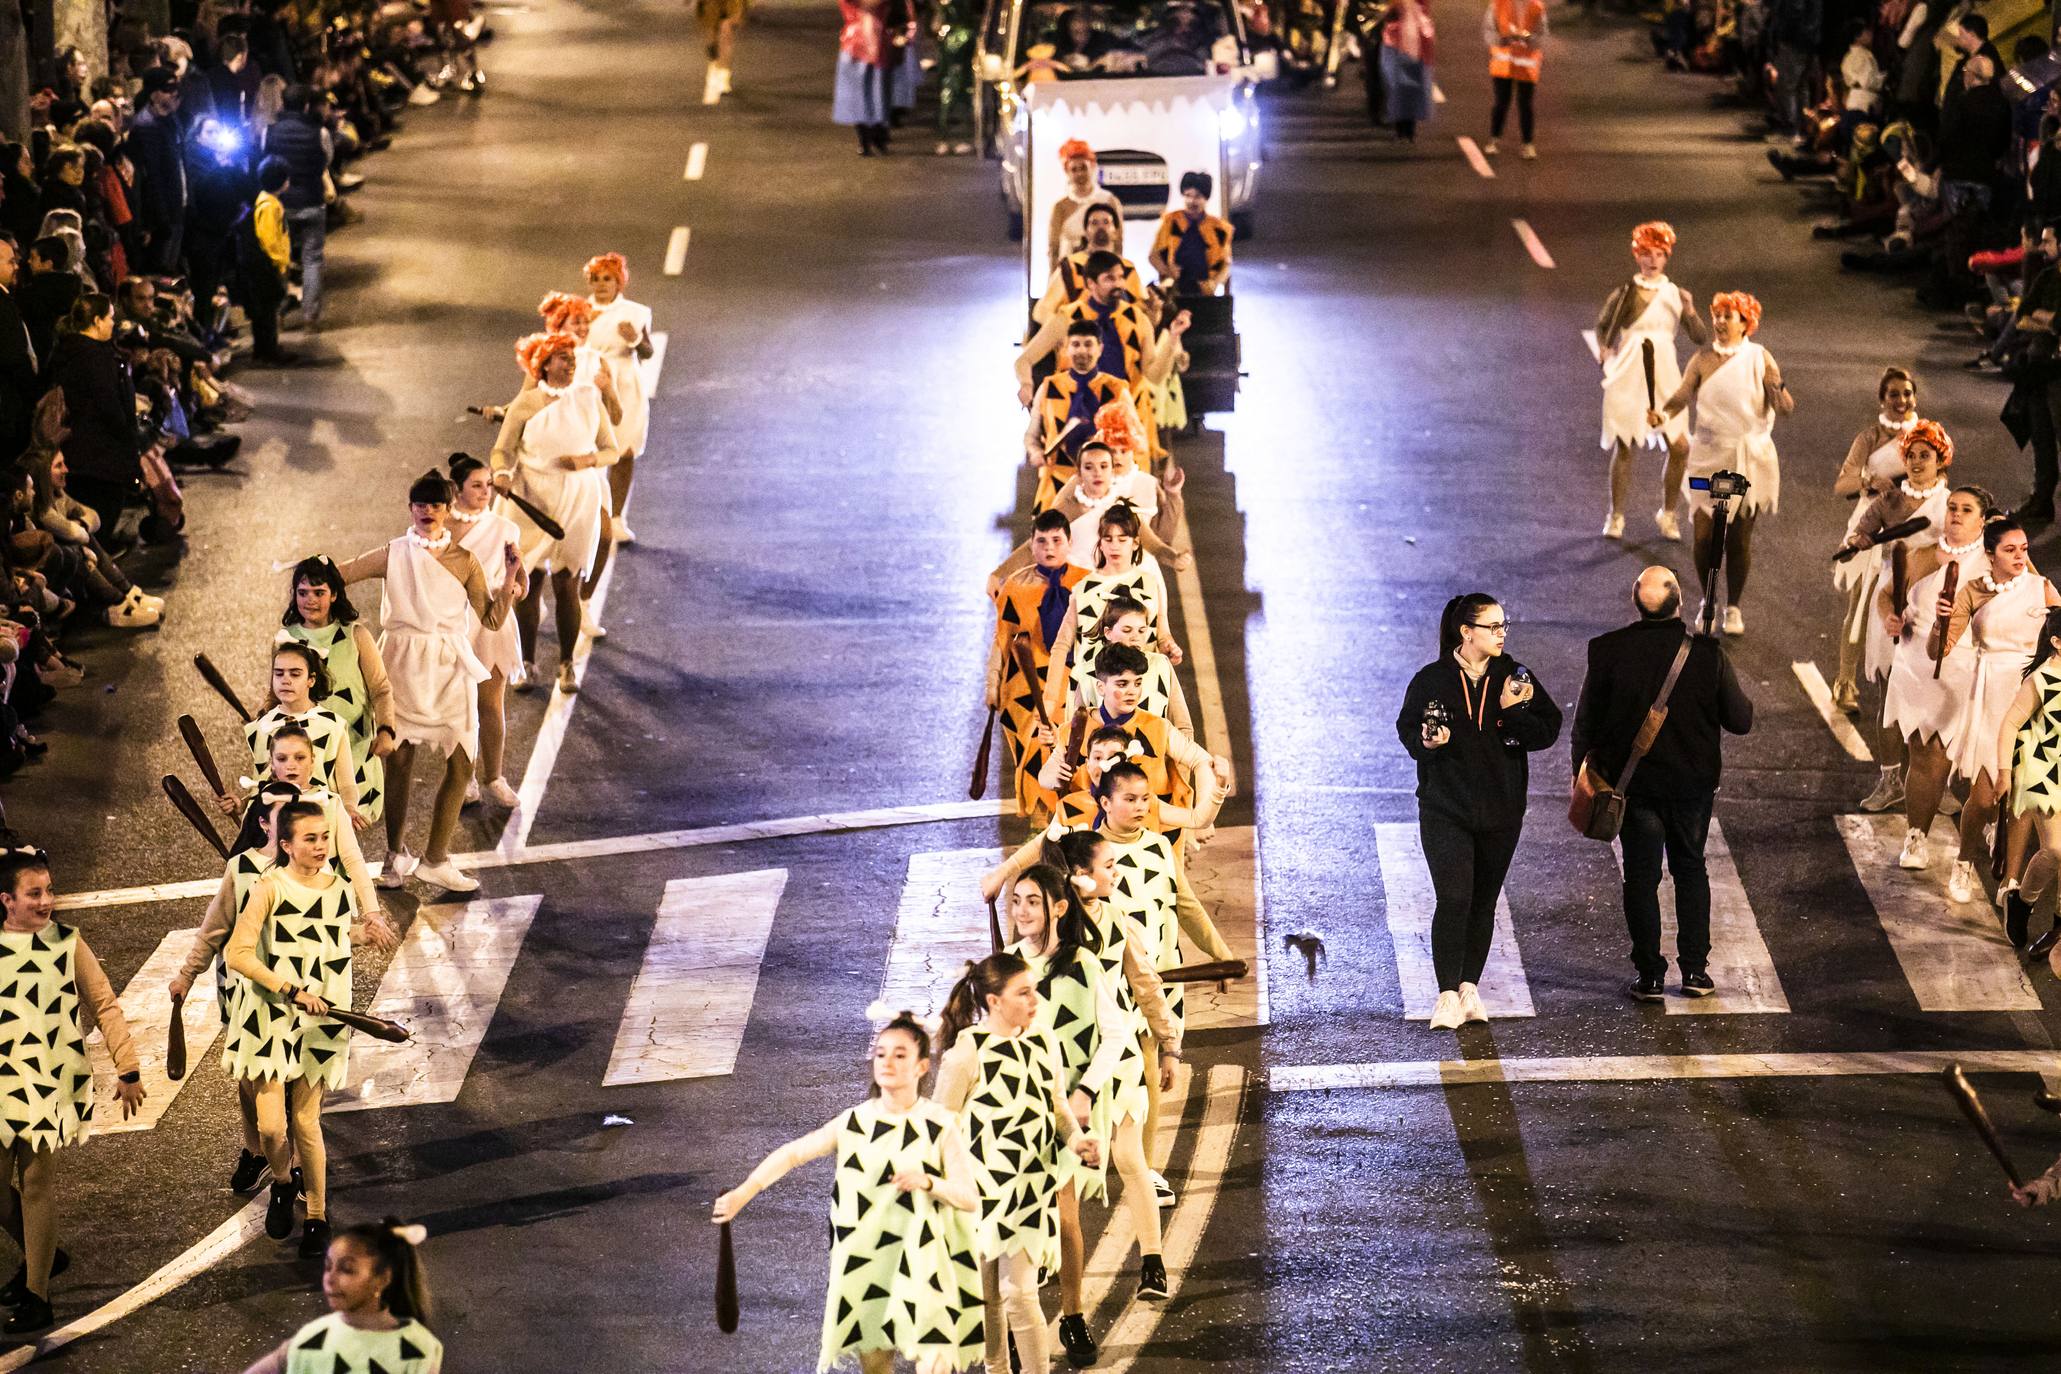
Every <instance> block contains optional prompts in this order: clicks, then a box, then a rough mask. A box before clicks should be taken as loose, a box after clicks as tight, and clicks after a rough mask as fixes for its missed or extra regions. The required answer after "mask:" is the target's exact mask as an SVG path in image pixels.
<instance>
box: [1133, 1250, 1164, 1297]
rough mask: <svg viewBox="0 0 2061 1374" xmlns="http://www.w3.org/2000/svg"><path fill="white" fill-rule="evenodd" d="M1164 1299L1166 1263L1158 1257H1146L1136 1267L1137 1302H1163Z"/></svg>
mask: <svg viewBox="0 0 2061 1374" xmlns="http://www.w3.org/2000/svg"><path fill="white" fill-rule="evenodd" d="M1166 1299H1167V1286H1166V1261H1165V1260H1163V1259H1161V1258H1160V1257H1159V1256H1158V1255H1147V1256H1145V1258H1144V1259H1143V1260H1142V1261H1140V1262H1139V1265H1138V1300H1139V1301H1140V1302H1165V1301H1166Z"/></svg>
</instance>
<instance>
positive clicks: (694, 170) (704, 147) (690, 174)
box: [680, 143, 708, 181]
mask: <svg viewBox="0 0 2061 1374" xmlns="http://www.w3.org/2000/svg"><path fill="white" fill-rule="evenodd" d="M707 170H708V144H706V143H697V144H695V145H694V146H693V147H691V148H689V149H688V150H687V171H686V172H685V173H684V174H683V175H682V176H681V178H680V180H682V181H700V180H701V174H702V173H703V172H705V171H707Z"/></svg>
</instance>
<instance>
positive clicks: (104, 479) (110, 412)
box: [50, 295, 141, 529]
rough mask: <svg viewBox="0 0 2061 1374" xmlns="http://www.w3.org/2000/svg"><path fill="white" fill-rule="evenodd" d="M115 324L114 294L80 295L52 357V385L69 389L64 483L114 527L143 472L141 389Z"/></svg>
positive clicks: (64, 390)
mask: <svg viewBox="0 0 2061 1374" xmlns="http://www.w3.org/2000/svg"><path fill="white" fill-rule="evenodd" d="M114 323H115V321H114V302H113V301H111V300H109V299H108V298H107V297H105V296H100V295H92V296H81V297H79V299H78V301H77V302H76V303H74V304H73V306H72V313H71V315H70V316H69V317H68V318H67V319H66V321H65V327H64V329H63V330H62V331H61V332H60V333H59V334H58V337H57V348H56V351H55V353H54V355H53V356H52V357H51V359H50V384H51V385H52V386H54V387H57V388H59V389H60V390H62V391H63V392H64V407H65V417H66V420H67V423H69V425H70V426H71V434H70V436H69V437H68V438H66V440H65V441H64V452H65V457H66V459H67V461H68V462H69V463H70V466H71V474H70V477H69V479H68V481H67V484H66V485H67V489H68V490H69V491H70V492H71V494H72V495H73V496H74V497H76V498H77V499H78V500H80V501H82V502H84V503H85V504H86V505H88V506H91V507H92V508H93V509H94V510H96V511H98V512H100V517H101V519H102V520H103V521H105V522H106V525H107V527H108V528H110V529H111V528H113V526H114V524H115V523H116V521H118V520H119V519H120V518H121V513H122V508H123V507H125V506H128V505H131V504H133V503H134V502H135V501H136V496H137V482H138V479H139V476H140V472H141V465H140V463H139V461H138V460H139V458H140V456H141V452H140V449H139V447H138V444H137V434H136V389H135V386H134V385H133V384H132V383H131V382H130V380H129V369H128V367H127V365H126V364H124V363H123V361H122V357H121V354H120V352H119V351H117V349H116V348H115V346H114V342H113V340H114Z"/></svg>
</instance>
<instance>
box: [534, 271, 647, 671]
mask: <svg viewBox="0 0 2061 1374" xmlns="http://www.w3.org/2000/svg"><path fill="white" fill-rule="evenodd" d="M537 313H538V314H539V315H541V316H543V319H544V330H545V332H546V333H550V334H570V335H572V336H573V338H575V339H577V340H579V345H580V348H579V354H578V363H579V365H578V366H577V367H576V368H575V369H574V370H573V380H574V381H575V382H577V383H581V384H584V385H588V386H592V387H593V388H594V390H595V392H596V394H598V395H599V396H600V397H601V408H602V409H603V410H605V411H607V412H608V423H609V424H610V425H611V426H613V427H614V429H615V434H616V451H617V461H618V462H620V461H621V453H622V425H623V420H624V411H623V407H622V403H621V402H620V401H619V400H617V399H616V394H617V393H616V386H617V381H616V376H615V369H614V367H613V366H611V365H610V363H609V362H608V360H607V359H606V358H605V357H603V356H602V353H601V350H599V349H597V348H595V347H594V345H593V344H592V343H591V342H590V337H591V335H592V333H593V328H594V307H593V305H592V304H590V303H589V302H588V301H587V299H586V297H584V296H574V295H569V294H567V293H566V292H564V291H553V292H550V293H548V294H547V295H546V296H545V297H544V301H543V304H541V305H539V306H538V307H537ZM524 385H525V387H529V386H534V385H535V382H533V381H532V382H525V383H524ZM611 467H613V465H611ZM611 477H612V473H603V472H601V471H599V470H596V471H594V472H590V473H588V474H587V480H589V481H591V482H593V483H594V484H595V485H596V486H598V487H599V488H600V489H601V535H600V540H599V542H598V544H597V545H596V547H595V552H594V561H593V564H592V566H590V567H589V568H588V569H587V575H586V577H585V578H584V579H583V580H582V581H581V583H580V628H581V630H582V631H584V632H585V634H586V635H587V637H588V638H590V639H605V638H607V637H608V631H607V630H605V629H603V628H602V626H601V622H600V621H598V620H596V619H595V618H594V614H593V610H592V608H591V606H590V604H589V603H590V602H591V600H592V598H593V596H594V590H595V588H597V587H598V586H600V585H601V573H602V570H603V569H604V568H606V567H607V566H608V560H609V556H610V555H611V554H613V553H614V552H615V523H614V520H613V518H612V517H611V516H610V514H609V511H610V509H611V506H610V502H611V501H612V500H613V497H612V496H611V494H610V486H609V484H610V481H611Z"/></svg>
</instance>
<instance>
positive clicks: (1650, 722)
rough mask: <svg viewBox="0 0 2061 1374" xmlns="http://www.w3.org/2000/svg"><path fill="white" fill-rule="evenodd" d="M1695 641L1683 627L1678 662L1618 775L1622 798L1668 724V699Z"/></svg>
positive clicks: (1648, 712) (1634, 739) (1640, 727)
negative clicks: (1635, 773)
mask: <svg viewBox="0 0 2061 1374" xmlns="http://www.w3.org/2000/svg"><path fill="white" fill-rule="evenodd" d="M1695 642H1696V637H1695V636H1694V635H1693V634H1691V633H1690V632H1689V627H1688V626H1686V625H1684V626H1683V627H1682V646H1681V647H1680V648H1679V649H1676V650H1675V661H1674V662H1673V663H1670V664H1669V665H1668V669H1667V679H1666V680H1665V681H1664V682H1662V683H1661V684H1660V695H1658V696H1656V697H1654V698H1653V704H1652V705H1651V706H1649V707H1647V708H1646V719H1645V720H1644V721H1642V722H1641V723H1640V725H1639V733H1638V734H1637V735H1634V736H1633V737H1632V752H1631V753H1630V754H1628V755H1626V756H1625V761H1624V771H1623V772H1621V773H1619V774H1618V775H1617V786H1616V788H1615V789H1614V790H1615V791H1616V792H1617V793H1618V794H1619V795H1620V796H1622V795H1623V793H1624V790H1625V788H1627V787H1629V786H1631V783H1632V773H1633V771H1634V770H1635V769H1637V768H1638V766H1639V760H1640V759H1643V758H1645V757H1646V752H1647V751H1648V750H1650V749H1651V748H1652V747H1653V742H1654V741H1655V740H1657V739H1659V738H1660V727H1661V726H1663V725H1665V724H1666V723H1667V699H1668V698H1669V697H1671V696H1673V695H1674V692H1675V683H1676V682H1677V681H1679V680H1680V679H1681V676H1682V665H1683V664H1685V663H1687V662H1688V661H1689V649H1690V646H1691V645H1693V644H1694V643H1695Z"/></svg>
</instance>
